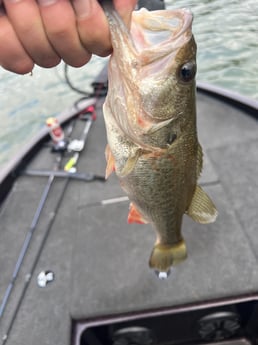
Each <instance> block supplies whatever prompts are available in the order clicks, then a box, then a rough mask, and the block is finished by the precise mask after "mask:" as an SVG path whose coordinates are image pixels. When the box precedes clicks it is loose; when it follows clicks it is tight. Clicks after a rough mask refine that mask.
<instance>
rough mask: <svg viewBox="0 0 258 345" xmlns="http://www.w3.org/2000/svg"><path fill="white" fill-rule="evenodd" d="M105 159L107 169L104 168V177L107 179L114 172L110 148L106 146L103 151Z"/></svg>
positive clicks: (113, 159)
mask: <svg viewBox="0 0 258 345" xmlns="http://www.w3.org/2000/svg"><path fill="white" fill-rule="evenodd" d="M105 157H106V161H107V167H106V175H105V178H106V179H107V178H108V177H109V176H110V175H111V174H112V172H113V171H115V158H114V156H113V154H112V152H111V149H110V146H109V145H108V144H107V146H106V149H105Z"/></svg>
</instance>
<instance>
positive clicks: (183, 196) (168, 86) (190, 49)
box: [103, 8, 218, 278]
mask: <svg viewBox="0 0 258 345" xmlns="http://www.w3.org/2000/svg"><path fill="white" fill-rule="evenodd" d="M106 14H107V17H108V21H109V27H110V35H111V42H112V46H113V52H112V55H111V57H110V60H109V67H108V83H109V85H108V93H107V96H106V99H105V102H104V105H103V114H104V120H105V126H106V132H107V143H108V144H107V147H106V151H105V155H106V160H107V168H106V178H108V176H109V175H110V174H111V173H112V172H113V171H115V173H116V175H117V177H118V179H119V181H120V184H121V187H122V188H123V190H124V191H125V193H126V194H127V195H128V198H129V200H130V208H129V214H128V222H129V223H133V222H135V223H143V224H147V223H150V224H151V225H152V226H153V228H154V230H155V232H156V242H155V244H154V247H153V249H152V252H151V255H150V259H149V266H150V268H151V269H153V270H154V271H155V272H157V273H158V274H159V277H160V278H166V277H167V276H168V275H169V272H170V268H171V267H173V266H174V265H176V264H178V263H180V262H181V261H183V260H185V259H186V257H187V249H186V244H185V241H184V238H183V235H182V231H181V227H182V219H183V216H184V214H186V215H188V216H190V217H191V218H192V219H193V220H194V221H196V222H198V223H202V224H207V223H212V222H214V221H215V220H216V218H217V214H218V212H217V209H216V207H215V205H214V203H213V202H212V200H211V199H210V197H209V196H208V195H207V194H206V192H205V191H204V190H203V189H202V188H201V187H200V185H199V184H198V179H199V177H200V174H201V171H202V165H203V153H202V148H201V145H200V143H199V141H198V135H197V125H196V96H195V93H196V85H195V76H196V70H197V67H196V50H197V46H196V43H195V39H194V36H193V33H192V21H193V15H192V13H191V11H190V10H188V9H176V10H157V11H148V10H146V9H144V8H142V9H140V10H137V11H134V12H133V13H132V19H131V26H130V29H129V28H127V26H126V25H125V24H124V22H123V20H122V19H121V18H120V17H119V15H118V13H117V12H116V11H115V10H114V9H112V8H111V9H110V8H109V9H108V10H107V11H106Z"/></svg>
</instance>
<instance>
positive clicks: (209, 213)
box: [185, 186, 218, 224]
mask: <svg viewBox="0 0 258 345" xmlns="http://www.w3.org/2000/svg"><path fill="white" fill-rule="evenodd" d="M185 213H186V214H187V215H188V216H190V217H191V218H192V219H193V220H194V221H196V222H198V223H201V224H208V223H213V222H215V220H216V218H217V215H218V211H217V209H216V207H215V205H214V204H213V202H212V201H211V199H210V198H209V196H208V195H207V194H206V193H205V192H204V190H203V189H202V188H201V187H200V186H196V189H195V192H194V195H193V199H192V202H191V205H190V206H189V208H188V210H187V211H186V212H185Z"/></svg>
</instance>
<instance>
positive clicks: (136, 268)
mask: <svg viewBox="0 0 258 345" xmlns="http://www.w3.org/2000/svg"><path fill="white" fill-rule="evenodd" d="M102 103H103V99H102V98H101V99H99V100H98V103H97V114H98V116H97V119H96V121H95V122H94V124H93V126H92V129H91V130H90V133H89V137H88V140H87V144H86V147H85V149H84V151H83V152H82V153H81V155H80V159H79V162H78V172H81V173H85V172H92V173H94V174H97V175H103V174H104V173H105V158H104V149H105V145H106V134H105V127H104V122H103V118H102ZM197 108H198V112H197V113H198V131H199V139H200V142H201V144H202V146H203V148H204V149H205V157H204V162H205V163H204V171H203V174H202V178H201V180H200V182H201V184H202V185H203V188H204V189H205V190H206V191H207V192H208V194H209V195H210V196H211V198H212V199H213V201H214V203H215V204H216V206H217V208H218V211H219V216H218V219H217V221H216V222H215V223H214V224H209V225H200V224H196V223H194V222H193V221H192V220H191V219H189V218H188V217H185V219H184V222H183V235H184V238H185V241H186V244H187V248H188V259H187V260H186V261H185V262H183V263H181V264H180V265H178V266H177V267H176V268H174V269H173V270H172V273H171V276H170V277H169V279H167V280H159V279H158V278H157V277H156V275H155V274H154V273H153V272H152V271H151V270H150V269H149V268H148V259H149V255H150V252H151V249H152V246H153V243H154V241H155V234H154V231H153V230H152V228H151V227H150V226H149V225H137V224H133V225H128V224H127V222H126V219H127V213H128V205H129V202H128V201H126V200H124V199H123V198H122V199H118V200H116V201H115V200H114V198H120V197H122V196H124V194H123V192H122V190H121V188H120V186H119V184H118V181H117V179H116V177H115V175H114V174H113V176H111V177H110V178H109V179H108V180H107V181H106V182H101V181H92V182H89V183H86V182H82V181H77V180H72V179H68V178H55V179H54V181H53V183H52V185H51V188H50V192H49V195H48V198H47V203H46V205H45V207H44V208H43V211H42V214H41V217H40V219H39V223H38V225H37V227H36V230H35V231H34V233H33V236H32V239H31V243H30V246H29V250H28V253H27V254H26V256H25V259H24V262H23V264H22V265H21V270H20V272H19V274H18V276H17V279H16V280H15V282H14V284H13V291H12V294H11V297H10V299H9V301H8V303H7V306H6V308H5V311H4V314H3V318H2V320H1V321H2V322H1V335H2V336H4V335H5V334H6V333H9V334H8V338H7V340H5V342H6V343H7V344H10V345H20V344H26V345H34V344H37V343H40V344H44V345H53V344H55V345H68V344H70V343H71V341H72V340H71V339H72V329H73V325H74V324H75V323H76V322H77V321H78V322H84V321H87V320H92V319H98V318H103V317H107V316H110V315H112V316H115V315H123V314H126V313H130V312H134V313H137V312H141V311H148V310H156V309H162V308H168V307H173V308H174V307H175V308H176V307H183V306H187V305H198V304H201V303H204V302H207V303H212V302H213V301H226V300H227V299H234V298H236V299H239V300H241V299H243V300H244V299H248V298H251V297H252V296H256V295H257V293H258V249H257V248H258V236H257V229H258V218H257V204H258V180H257V167H258V123H257V120H256V119H254V118H253V117H251V116H249V115H247V114H246V113H245V111H244V110H241V109H237V108H236V107H234V106H232V105H231V104H227V103H225V102H222V101H221V100H218V99H216V98H214V97H212V96H209V95H207V94H204V93H202V92H198V97H197ZM77 126H79V127H80V128H76V129H75V131H74V133H73V135H74V136H75V138H76V137H77V138H78V135H79V132H80V131H81V130H82V128H83V126H84V122H83V121H77ZM56 156H57V154H51V153H50V149H49V147H48V146H47V145H44V146H43V147H42V148H41V149H40V152H39V153H38V154H37V155H36V156H35V157H34V158H33V159H32V160H31V162H30V164H29V168H30V169H49V170H51V169H53V167H54V165H55V158H56ZM66 161H67V157H64V158H63V162H66ZM63 164H64V163H62V164H61V165H62V166H63ZM47 181H48V178H47V177H31V176H20V177H18V178H17V180H16V182H15V184H14V185H13V188H12V190H11V192H10V193H9V195H8V198H7V199H6V200H5V202H4V203H3V205H2V207H1V213H0V217H1V225H0V228H1V230H0V253H1V261H0V267H1V278H0V296H4V293H5V292H6V288H7V286H8V284H10V281H12V280H11V279H12V275H13V272H14V267H15V264H16V263H17V258H18V255H19V253H20V250H21V247H22V245H23V241H24V238H25V236H26V233H27V232H28V230H29V228H30V226H31V222H32V219H33V217H34V214H35V211H36V208H37V205H38V203H39V200H40V198H41V195H42V192H43V190H44V188H45V186H46V183H47ZM66 184H67V185H66ZM65 185H66V186H65ZM65 187H66V188H65ZM64 188H65V194H64V197H63V200H62V202H61V203H60V207H59V209H58V212H57V214H56V215H54V214H53V210H55V208H56V205H57V203H58V199H59V197H60V195H61V194H62V191H63V190H64ZM110 199H111V201H112V202H110V203H105V202H104V203H103V202H101V201H103V200H110ZM157 207H158V201H157ZM54 216H55V218H54ZM52 221H53V224H52V226H51V228H50V229H49V230H50V232H49V233H48V234H47V235H48V236H46V232H47V229H48V226H49V224H51V222H52ZM41 249H42V250H41ZM48 270H49V271H52V272H53V273H54V281H53V282H52V283H49V284H48V285H47V286H46V287H45V288H40V287H39V286H38V284H37V277H38V274H39V273H40V272H41V271H48ZM30 272H31V273H33V274H32V276H31V277H29V276H28V273H30ZM24 286H26V288H25V289H24ZM23 292H24V293H23ZM21 294H23V296H22V298H20V296H21ZM19 300H20V301H21V304H20V305H19V308H17V303H18V302H19ZM16 308H17V314H16V315H15V320H14V319H13V317H14V310H15V309H16ZM12 319H13V322H12ZM10 324H12V329H11V332H8V328H9V327H10ZM75 341H76V344H80V345H82V344H83V343H82V342H80V340H79V338H76V339H75ZM0 343H1V341H0Z"/></svg>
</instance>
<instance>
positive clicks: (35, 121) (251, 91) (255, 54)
mask: <svg viewBox="0 0 258 345" xmlns="http://www.w3.org/2000/svg"><path fill="white" fill-rule="evenodd" d="M166 4H167V7H168V8H178V7H187V8H190V9H191V10H192V12H193V14H194V23H193V32H194V34H195V39H196V41H197V45H198V74H197V79H198V80H200V81H206V82H208V83H211V84H214V85H218V86H222V87H224V88H227V89H230V90H232V91H236V92H238V93H240V94H243V95H246V96H249V97H251V98H254V99H257V100H258V67H257V66H258V2H257V0H245V1H242V0H238V1H236V0H202V1H197V0H194V1H187V0H178V1H167V2H166ZM105 61H106V60H105V59H101V58H96V57H95V58H94V59H93V60H92V61H91V62H90V63H89V64H88V65H86V66H84V67H82V68H79V69H75V68H70V69H69V75H70V77H71V80H72V81H73V84H75V85H76V86H78V87H79V88H80V89H85V90H90V86H89V85H90V83H91V81H92V80H93V79H94V77H95V76H96V75H97V74H98V73H99V71H100V70H101V68H102V66H103V64H104V63H105ZM63 67H64V66H63V64H61V65H59V66H57V67H56V68H52V69H42V68H39V67H36V68H35V69H34V72H33V75H32V76H30V75H26V76H18V75H15V74H13V73H10V72H7V71H4V70H3V69H0V169H1V166H3V165H4V164H6V162H7V161H8V160H10V159H11V158H12V156H13V155H14V154H15V153H16V152H18V150H19V148H20V147H21V146H22V145H24V144H25V143H26V142H27V141H28V139H29V138H30V137H31V136H33V135H34V134H35V133H36V132H37V131H38V129H39V128H41V127H42V126H44V123H45V120H46V118H47V117H49V116H55V115H57V114H58V113H59V112H61V111H62V110H63V109H64V108H66V107H67V106H70V105H71V104H72V103H73V102H74V101H75V100H76V99H77V98H78V97H80V95H77V94H76V93H75V92H73V91H72V90H70V89H69V87H68V86H67V84H66V83H65V81H64V78H63Z"/></svg>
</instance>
